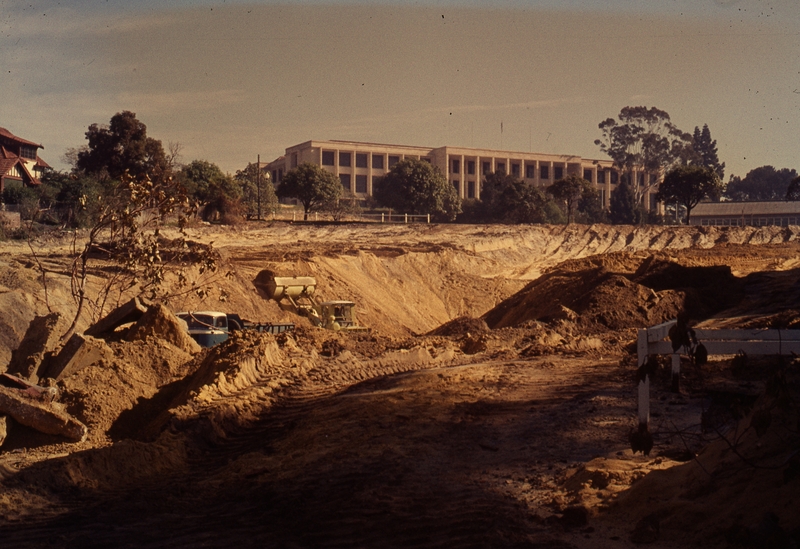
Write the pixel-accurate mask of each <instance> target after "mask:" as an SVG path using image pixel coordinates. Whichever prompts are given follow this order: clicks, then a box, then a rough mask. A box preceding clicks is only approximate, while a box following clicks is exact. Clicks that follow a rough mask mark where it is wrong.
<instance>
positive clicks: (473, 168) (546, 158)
mask: <svg viewBox="0 0 800 549" xmlns="http://www.w3.org/2000/svg"><path fill="white" fill-rule="evenodd" d="M407 158H413V159H416V160H420V159H421V160H426V161H428V162H431V163H432V164H433V165H434V166H437V167H438V168H439V169H440V170H441V171H442V173H443V174H445V175H446V176H447V178H448V180H449V181H450V183H451V184H452V185H453V186H454V187H455V188H456V190H457V191H458V195H459V197H461V198H462V199H473V198H480V196H481V181H482V178H483V176H485V175H486V174H489V173H495V172H503V173H508V174H511V175H513V176H515V177H518V178H520V179H522V180H523V181H525V182H527V183H530V184H532V185H535V186H537V187H547V186H549V185H552V184H553V182H555V181H557V180H559V179H561V178H563V177H566V176H567V175H570V174H576V175H579V176H581V177H583V178H584V179H586V180H588V181H590V182H591V183H593V184H594V185H595V186H596V187H597V189H598V190H599V191H600V194H601V197H602V201H603V204H604V206H606V207H607V206H608V203H609V198H610V196H611V192H612V191H613V190H614V189H615V188H616V186H617V184H618V183H619V182H620V181H621V180H622V178H621V175H620V173H619V172H618V171H617V170H616V169H615V168H614V167H613V164H612V162H611V161H610V160H593V159H585V158H581V157H580V156H575V155H556V154H541V153H525V152H518V151H501V150H493V149H475V148H467V147H450V146H443V147H418V146H412V145H386V144H380V143H363V142H358V141H336V140H331V141H316V140H312V141H306V142H304V143H300V144H298V145H294V146H292V147H289V148H287V149H286V154H285V155H283V156H281V157H279V158H278V159H276V160H274V161H272V162H270V163H269V164H266V165H265V166H262V169H266V170H267V171H268V172H269V173H270V175H271V177H272V181H273V183H275V184H278V183H280V181H281V179H282V177H283V175H284V174H285V173H286V172H287V171H289V170H291V169H293V168H296V167H297V166H298V165H300V164H302V163H304V162H307V163H310V164H315V165H317V166H322V167H323V168H325V169H326V170H329V171H330V172H331V173H333V174H334V175H336V176H337V177H339V179H340V180H341V181H342V185H343V186H344V188H345V189H347V190H349V191H351V192H352V193H353V194H355V196H357V197H358V198H366V197H368V196H372V189H373V186H374V184H375V182H376V181H377V180H378V178H380V177H382V176H383V175H385V174H386V173H387V172H388V171H389V170H390V169H391V168H392V166H394V165H395V164H397V163H398V162H400V161H401V160H403V159H407ZM636 177H637V179H638V182H639V183H640V184H644V174H642V173H639V174H636ZM656 190H657V187H656V188H654V189H653V190H652V192H650V193H648V196H647V198H646V200H647V204H648V205H649V207H650V209H657V208H658V204H657V203H656V200H655V192H656Z"/></svg>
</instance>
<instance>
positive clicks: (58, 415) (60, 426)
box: [0, 386, 87, 442]
mask: <svg viewBox="0 0 800 549" xmlns="http://www.w3.org/2000/svg"><path fill="white" fill-rule="evenodd" d="M0 413H2V414H8V415H9V416H11V417H13V418H14V419H15V420H16V421H17V422H19V423H21V424H22V425H26V426H27V427H30V428H32V429H36V430H37V431H39V432H41V433H46V434H48V435H61V436H64V437H66V438H68V439H70V440H72V441H75V442H82V441H84V440H86V434H87V429H86V425H84V424H83V423H81V422H80V421H78V420H77V419H75V418H74V417H72V416H71V415H69V414H68V413H66V412H65V411H64V410H63V409H62V408H61V406H60V405H59V404H58V403H55V402H43V401H38V400H35V399H32V398H30V397H29V396H28V395H27V394H26V392H25V391H23V390H20V389H11V388H9V387H3V386H0Z"/></svg>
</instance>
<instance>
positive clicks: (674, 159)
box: [3, 107, 800, 227]
mask: <svg viewBox="0 0 800 549" xmlns="http://www.w3.org/2000/svg"><path fill="white" fill-rule="evenodd" d="M598 128H599V130H600V133H601V138H600V139H597V140H596V141H595V144H596V145H597V146H598V147H599V149H600V151H601V152H603V153H605V154H606V155H608V157H609V158H610V159H611V160H612V163H613V166H614V168H615V169H616V170H617V171H618V173H619V174H620V175H621V178H620V179H621V181H620V183H619V184H617V185H615V186H614V189H613V191H612V192H611V194H610V196H609V205H608V207H607V208H606V207H604V205H603V204H602V200H601V195H600V193H599V191H598V190H597V189H596V187H595V186H594V185H592V184H591V183H590V182H589V181H587V180H585V179H583V178H582V177H580V176H579V175H577V174H568V175H567V176H566V177H565V178H563V179H560V180H558V181H555V182H554V183H553V184H552V185H550V186H548V187H534V186H532V185H530V184H528V183H526V182H524V181H523V180H521V179H520V178H517V177H514V176H512V175H510V174H506V173H504V172H495V173H489V174H485V176H484V178H483V180H482V181H481V182H480V188H479V194H478V196H479V198H477V199H464V200H462V199H460V198H459V196H458V193H457V191H456V189H455V188H454V187H453V185H451V184H450V183H449V182H448V181H447V178H446V176H445V174H443V173H442V172H441V170H439V169H438V168H437V167H436V166H433V165H432V164H431V163H430V162H427V161H425V160H413V159H405V160H403V161H401V162H399V163H397V164H396V165H394V166H392V168H391V169H390V170H389V172H388V173H387V174H386V175H384V176H383V177H381V178H379V179H378V180H377V181H376V182H375V184H374V187H373V193H372V196H370V197H367V198H366V200H364V199H358V198H357V197H356V196H355V195H354V194H353V193H352V192H350V191H349V189H345V188H344V187H343V186H342V183H341V181H340V180H339V179H338V178H337V177H336V176H335V175H334V174H332V173H330V172H329V171H327V170H325V169H324V168H322V167H320V166H316V165H312V164H301V165H300V166H298V167H297V168H294V169H292V170H290V171H288V172H287V173H286V174H285V175H284V176H283V178H282V180H281V181H280V182H278V184H277V185H273V184H272V182H271V181H270V180H269V175H268V174H264V173H263V172H262V171H261V170H260V169H259V168H260V167H259V166H257V165H256V164H255V163H251V164H248V165H247V166H246V167H245V168H244V169H242V170H239V171H237V172H236V174H235V175H233V176H231V175H227V174H225V173H223V172H222V170H221V169H220V168H219V167H218V166H217V165H216V164H213V163H212V162H209V161H207V160H193V161H191V162H189V163H188V164H181V163H180V162H179V157H180V151H181V147H180V145H178V144H173V143H170V144H169V145H168V147H167V148H166V149H165V148H164V146H163V145H162V143H161V142H160V141H158V140H156V139H154V138H152V137H150V136H148V135H147V128H146V126H145V125H144V124H143V123H142V122H141V121H139V120H138V119H137V118H136V115H135V113H132V112H129V111H123V112H120V113H117V114H116V115H114V116H113V117H112V118H111V121H110V123H109V124H108V125H100V124H96V123H94V124H91V125H90V126H89V127H88V130H87V132H86V140H87V144H86V145H84V146H83V147H80V148H77V149H71V150H69V151H68V152H67V154H66V158H67V159H68V161H69V162H70V164H71V165H72V169H71V170H70V171H68V172H57V171H53V170H50V171H48V172H46V173H45V174H44V176H43V177H42V181H41V182H42V184H41V185H40V186H38V187H36V188H26V187H14V186H9V187H8V188H7V189H5V190H4V192H3V201H4V203H6V204H17V205H18V206H19V209H20V211H21V213H22V215H23V217H24V218H28V219H30V218H32V217H34V216H38V219H39V220H40V221H42V222H44V223H52V224H60V225H62V226H68V227H88V226H91V225H92V224H93V223H94V222H95V221H96V220H97V216H98V213H99V212H100V210H101V205H102V204H103V201H104V197H106V196H107V195H108V194H109V193H111V192H113V190H114V189H115V188H116V186H117V184H118V183H119V181H120V180H121V178H122V177H123V176H126V177H131V178H134V179H138V178H142V177H147V178H149V179H150V180H151V181H157V182H167V181H168V182H169V187H170V188H171V189H172V190H171V191H170V192H172V193H176V194H180V195H181V196H184V197H185V199H186V200H187V203H188V204H189V205H190V207H191V211H192V212H193V215H195V216H196V217H198V218H200V219H202V220H204V221H215V222H220V223H235V222H237V221H238V220H240V219H243V218H247V219H252V218H256V217H261V216H262V215H264V216H268V215H269V214H271V213H273V212H275V211H277V209H278V207H279V199H281V198H291V199H295V200H297V202H298V203H299V204H300V205H302V207H303V210H304V217H305V218H306V219H307V218H308V214H309V213H311V212H326V213H329V214H330V215H332V216H333V218H334V219H335V220H338V219H341V218H343V217H344V216H345V215H347V214H352V213H357V212H358V211H359V210H360V209H361V208H362V207H367V208H387V209H389V210H391V211H395V212H398V213H409V214H430V215H431V216H432V217H433V219H435V220H436V221H443V222H444V221H458V222H465V223H476V222H481V223H571V222H580V223H603V222H610V223H616V224H642V223H659V222H661V221H663V220H662V219H661V218H660V217H659V216H658V215H657V214H655V213H654V212H653V211H651V210H650V209H649V208H648V204H646V203H645V198H646V196H647V195H648V194H649V193H653V192H655V194H656V198H657V200H658V201H660V202H662V203H664V204H665V206H666V210H667V217H668V218H669V219H671V220H673V219H677V218H678V217H679V216H680V217H682V218H683V219H684V220H685V222H687V223H688V221H689V218H690V215H691V211H692V209H693V208H694V207H695V206H696V205H697V204H698V203H699V202H700V201H702V200H731V201H744V200H750V201H752V200H783V199H786V200H797V199H800V177H798V174H797V172H796V171H795V170H793V169H791V170H790V169H785V168H784V169H780V170H778V169H775V168H774V167H772V166H762V167H759V168H756V169H754V170H751V171H750V172H749V173H748V174H747V175H746V176H745V177H739V176H731V178H730V181H729V182H728V184H727V185H724V184H723V183H722V181H723V177H724V175H725V163H724V162H720V160H719V157H718V152H717V142H716V140H714V139H713V138H712V137H711V131H710V129H709V127H708V125H707V124H706V125H703V127H702V128H700V127H699V126H697V127H695V128H694V132H693V133H691V134H690V133H687V132H683V131H681V130H680V129H679V128H678V127H677V126H676V125H675V124H674V123H673V122H672V121H671V119H670V116H669V114H668V113H666V112H665V111H662V110H659V109H657V108H655V107H652V108H648V107H625V108H623V109H622V110H621V111H620V113H619V115H618V117H617V118H616V119H614V118H608V119H606V120H604V121H602V122H600V124H599V125H598Z"/></svg>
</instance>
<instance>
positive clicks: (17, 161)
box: [0, 128, 50, 193]
mask: <svg viewBox="0 0 800 549" xmlns="http://www.w3.org/2000/svg"><path fill="white" fill-rule="evenodd" d="M43 148H44V147H43V146H42V145H39V144H37V143H34V142H33V141H28V140H27V139H22V138H21V137H17V136H16V135H14V134H13V133H11V132H10V131H8V130H7V129H5V128H0V193H2V192H3V190H5V188H6V186H7V185H20V186H22V185H25V186H29V187H30V186H35V185H39V184H40V178H41V176H42V173H43V172H44V170H45V168H49V167H50V166H49V165H48V164H47V162H45V161H44V160H42V159H41V158H39V152H38V151H39V149H43Z"/></svg>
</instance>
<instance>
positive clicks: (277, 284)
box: [253, 271, 369, 332]
mask: <svg viewBox="0 0 800 549" xmlns="http://www.w3.org/2000/svg"><path fill="white" fill-rule="evenodd" d="M253 285H254V286H255V287H256V289H257V290H258V293H259V294H260V295H261V296H262V297H264V298H265V299H272V300H274V301H277V302H278V304H279V305H281V308H283V309H288V310H291V311H293V312H295V313H297V314H299V315H303V316H306V317H308V318H309V319H310V320H311V322H312V323H313V324H314V325H315V326H320V327H322V328H326V329H328V330H344V331H348V332H365V331H368V330H369V328H366V327H364V326H359V324H358V319H357V318H356V304H355V303H353V302H352V301H344V300H337V301H322V302H319V301H317V300H316V298H315V297H314V292H315V290H316V289H317V279H316V278H314V277H313V276H275V275H274V273H272V272H271V271H261V272H260V273H258V276H257V277H256V279H255V280H254V281H253Z"/></svg>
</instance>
